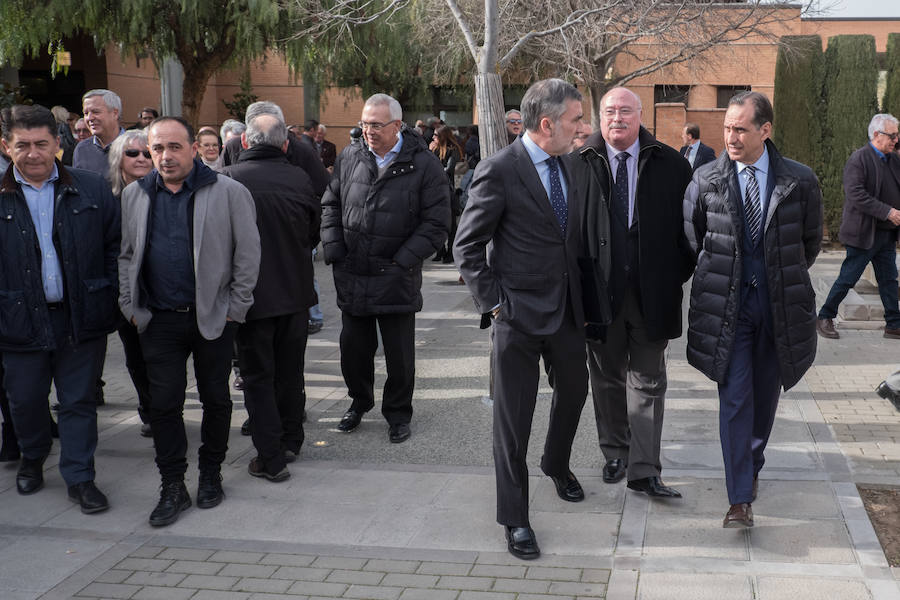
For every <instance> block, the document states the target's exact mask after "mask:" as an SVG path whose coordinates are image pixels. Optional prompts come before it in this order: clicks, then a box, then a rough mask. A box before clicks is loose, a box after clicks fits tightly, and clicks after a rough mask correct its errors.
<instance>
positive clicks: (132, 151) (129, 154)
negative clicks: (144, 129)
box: [125, 148, 150, 158]
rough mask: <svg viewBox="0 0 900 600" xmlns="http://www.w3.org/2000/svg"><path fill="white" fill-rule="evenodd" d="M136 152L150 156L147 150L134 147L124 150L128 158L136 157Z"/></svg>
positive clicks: (146, 156) (145, 156)
mask: <svg viewBox="0 0 900 600" xmlns="http://www.w3.org/2000/svg"><path fill="white" fill-rule="evenodd" d="M138 154H143V155H144V158H150V151H149V150H135V149H134V148H129V149H128V150H126V151H125V156H127V157H128V158H137V157H138Z"/></svg>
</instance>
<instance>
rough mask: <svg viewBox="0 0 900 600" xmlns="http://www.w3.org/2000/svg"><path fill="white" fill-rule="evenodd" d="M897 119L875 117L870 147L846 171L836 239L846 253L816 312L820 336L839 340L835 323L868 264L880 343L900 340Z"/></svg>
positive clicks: (851, 160)
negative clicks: (880, 321) (878, 307)
mask: <svg viewBox="0 0 900 600" xmlns="http://www.w3.org/2000/svg"><path fill="white" fill-rule="evenodd" d="M897 132H898V129H897V119H896V118H895V117H894V116H892V115H889V114H885V113H882V114H878V115H875V116H874V117H872V120H871V121H870V122H869V143H868V144H866V145H865V146H863V147H862V148H860V149H859V150H857V151H856V152H854V153H853V154H851V155H850V158H849V159H847V164H846V165H845V166H844V214H843V218H842V220H841V230H840V232H839V233H838V238H839V239H840V240H841V243H842V244H844V246H845V247H846V248H847V256H846V258H844V262H843V263H842V264H841V272H840V274H839V275H838V277H837V279H836V280H835V282H834V285H833V286H832V287H831V291H830V292H829V294H828V298H827V299H826V300H825V303H824V304H823V305H822V308H821V309H819V318H818V320H817V321H816V328H817V330H818V332H819V335H821V336H822V337H825V338H831V339H837V338H839V337H841V336H840V334H839V333H838V332H837V330H836V329H835V328H834V318H835V317H836V316H837V310H838V306H839V305H840V303H841V302H842V301H843V300H844V298H845V297H846V296H847V292H849V291H850V288H852V287H853V286H854V285H856V282H857V281H859V278H860V276H861V275H862V273H863V271H864V270H865V268H866V266H867V265H868V264H869V263H872V268H873V269H874V270H875V279H876V280H877V281H878V293H879V295H880V296H881V304H882V305H883V306H884V321H885V327H884V337H886V338H889V339H894V340H900V308H898V303H897V240H898V233H900V156H898V155H897V154H896V153H895V152H894V145H895V144H896V143H897V137H898V133H897Z"/></svg>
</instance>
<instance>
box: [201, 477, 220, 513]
mask: <svg viewBox="0 0 900 600" xmlns="http://www.w3.org/2000/svg"><path fill="white" fill-rule="evenodd" d="M224 499H225V492H224V491H222V474H221V473H219V472H218V471H200V482H199V483H198V484H197V508H212V507H213V506H218V505H219V504H221V502H222V500H224Z"/></svg>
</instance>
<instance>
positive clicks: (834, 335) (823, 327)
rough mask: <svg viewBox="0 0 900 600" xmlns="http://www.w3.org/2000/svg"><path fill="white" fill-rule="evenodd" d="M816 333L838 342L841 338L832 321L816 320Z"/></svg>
mask: <svg viewBox="0 0 900 600" xmlns="http://www.w3.org/2000/svg"><path fill="white" fill-rule="evenodd" d="M816 331H817V332H818V333H819V335H821V336H822V337H823V338H828V339H829V340H836V339H839V338H840V337H841V334H839V333H838V332H837V330H836V329H835V328H834V321H833V320H832V319H816ZM885 333H887V332H885Z"/></svg>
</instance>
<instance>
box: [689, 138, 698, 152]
mask: <svg viewBox="0 0 900 600" xmlns="http://www.w3.org/2000/svg"><path fill="white" fill-rule="evenodd" d="M689 148H690V149H691V150H697V149H699V148H700V140H697V141H696V142H694V143H693V144H691V145H690V146H689Z"/></svg>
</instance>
